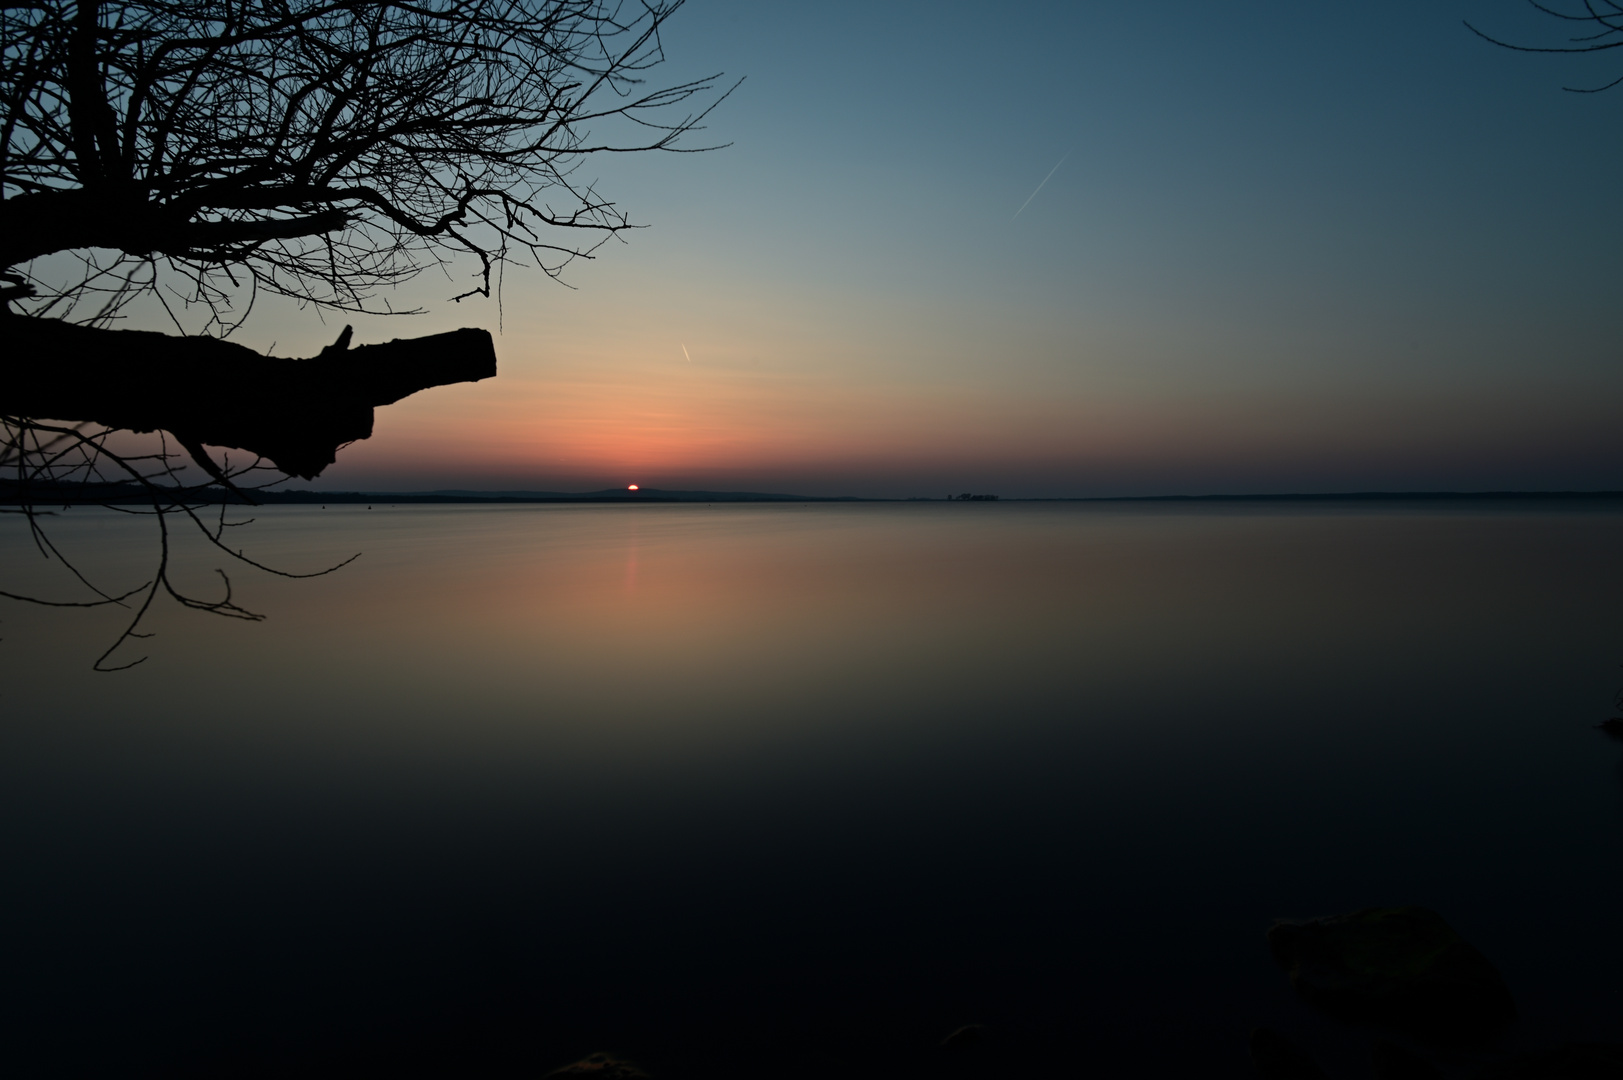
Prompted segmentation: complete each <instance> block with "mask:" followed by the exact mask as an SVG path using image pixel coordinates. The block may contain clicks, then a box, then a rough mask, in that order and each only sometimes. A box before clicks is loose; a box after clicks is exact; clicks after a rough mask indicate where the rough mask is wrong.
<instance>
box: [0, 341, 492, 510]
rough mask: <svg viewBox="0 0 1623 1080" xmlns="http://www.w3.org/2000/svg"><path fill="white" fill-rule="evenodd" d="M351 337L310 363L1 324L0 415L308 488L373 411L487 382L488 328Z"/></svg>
mask: <svg viewBox="0 0 1623 1080" xmlns="http://www.w3.org/2000/svg"><path fill="white" fill-rule="evenodd" d="M349 339H350V329H349V328H348V327H345V328H344V332H343V334H342V335H341V336H340V337H339V339H338V341H337V342H336V343H335V344H333V345H329V346H328V347H327V348H325V349H323V350H322V351H321V353H320V354H319V355H317V356H314V357H310V358H308V359H282V358H280V357H270V356H263V355H261V354H259V353H257V352H254V351H253V350H252V349H249V348H246V347H245V346H242V345H237V344H235V343H233V342H229V341H221V340H219V339H218V338H207V337H172V336H170V335H168V334H157V333H151V332H149V331H144V330H102V329H96V328H93V327H88V326H73V325H69V324H67V323H63V322H60V321H57V320H55V319H35V318H30V317H27V316H23V315H9V316H0V342H3V345H4V352H5V359H4V360H3V361H0V414H3V415H8V416H23V417H31V418H33V419H36V420H45V419H50V420H62V421H70V422H85V421H88V422H91V423H96V424H103V425H106V426H107V427H116V428H129V429H130V430H133V431H157V430H163V431H167V432H169V433H171V434H172V435H174V436H175V437H176V439H177V440H178V441H179V442H180V443H181V445H183V446H186V447H187V448H188V449H193V448H195V447H199V446H200V445H202V444H207V445H210V446H224V447H232V448H235V449H239V450H246V451H248V452H250V453H253V454H257V455H259V456H261V457H264V458H267V459H269V460H270V461H271V462H272V463H273V464H274V465H275V466H276V467H277V468H278V469H281V470H282V471H283V472H285V473H288V474H290V475H292V476H298V477H302V478H303V479H305V480H312V479H314V478H315V477H316V476H318V475H320V473H321V471H322V470H323V469H325V468H326V467H327V466H329V465H331V464H332V463H333V461H334V460H335V459H336V457H337V453H338V448H339V447H341V446H343V445H344V444H346V443H350V442H354V441H355V440H357V439H364V438H367V437H368V436H370V435H371V434H372V410H373V409H374V408H376V407H377V406H380V405H389V404H392V403H394V402H396V401H399V400H400V399H401V398H403V397H406V396H407V395H408V394H414V393H416V392H417V391H419V390H426V389H428V388H429V387H431V386H445V385H447V384H449V383H458V382H474V381H477V380H479V379H487V378H490V377H491V376H493V375H495V374H496V348H495V343H494V342H493V341H492V340H491V336H490V332H489V331H488V330H475V329H466V328H465V329H462V330H453V331H451V332H450V333H445V334H430V335H428V336H427V337H420V338H397V339H396V340H394V341H390V342H386V343H385V344H382V345H362V346H360V347H359V348H355V349H350V348H349V347H348V345H349ZM196 453H197V451H196V450H195V449H194V450H193V454H194V456H196ZM199 464H202V465H203V466H204V467H205V468H210V467H211V466H210V464H209V463H207V462H204V461H200V462H199Z"/></svg>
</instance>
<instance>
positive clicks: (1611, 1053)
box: [1477, 1043, 1623, 1080]
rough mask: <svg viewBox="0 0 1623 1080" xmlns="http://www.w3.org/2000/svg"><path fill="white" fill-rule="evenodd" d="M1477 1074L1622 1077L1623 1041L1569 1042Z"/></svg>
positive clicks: (1559, 1079)
mask: <svg viewBox="0 0 1623 1080" xmlns="http://www.w3.org/2000/svg"><path fill="white" fill-rule="evenodd" d="M1477 1075H1478V1076H1479V1077H1480V1078H1481V1080H1623V1043H1568V1044H1566V1045H1565V1046H1559V1047H1557V1048H1556V1049H1554V1050H1546V1051H1543V1052H1542V1053H1537V1054H1519V1055H1517V1056H1516V1057H1514V1058H1512V1059H1511V1060H1509V1061H1507V1062H1504V1063H1502V1064H1499V1065H1495V1066H1493V1067H1492V1068H1489V1069H1485V1070H1484V1071H1482V1072H1481V1073H1478V1074H1477Z"/></svg>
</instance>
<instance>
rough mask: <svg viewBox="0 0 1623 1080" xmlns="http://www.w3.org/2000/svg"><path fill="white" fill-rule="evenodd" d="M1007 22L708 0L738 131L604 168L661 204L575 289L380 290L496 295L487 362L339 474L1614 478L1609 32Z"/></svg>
mask: <svg viewBox="0 0 1623 1080" xmlns="http://www.w3.org/2000/svg"><path fill="white" fill-rule="evenodd" d="M1007 11H1008V9H1007V8H1005V7H1003V6H1002V5H994V4H992V3H989V2H981V3H941V2H929V3H926V2H922V0H906V2H903V0H861V2H845V0H822V2H819V3H816V4H808V3H789V2H785V0H690V2H689V4H688V6H687V7H686V8H685V9H684V10H683V11H682V12H681V13H680V14H679V15H678V16H677V17H676V18H675V19H674V20H673V22H672V23H671V24H670V27H669V32H668V34H667V38H666V43H667V51H668V53H669V56H670V58H671V59H670V62H669V64H668V65H667V66H665V67H663V68H661V69H658V71H657V72H656V77H658V78H660V79H663V80H666V81H677V80H680V79H683V78H686V77H690V76H693V75H698V74H708V73H710V72H713V71H725V72H727V73H728V74H729V75H733V76H736V75H744V76H747V77H748V79H747V81H746V82H745V83H744V85H743V86H742V87H741V88H740V90H739V91H738V92H737V93H736V94H734V95H733V97H732V98H731V99H730V100H728V101H727V102H726V103H725V104H724V105H723V106H722V107H721V109H719V110H718V111H717V112H716V113H715V114H714V115H713V117H712V123H711V127H710V131H709V132H707V133H706V134H707V135H708V136H711V137H713V138H714V139H715V140H716V141H722V142H731V143H732V144H733V145H732V146H731V147H730V148H728V149H726V150H722V151H718V152H716V153H711V154H703V155H658V156H650V155H636V156H622V157H617V158H614V159H604V160H594V161H592V162H590V163H588V164H587V165H586V166H585V171H586V174H588V175H591V176H597V177H600V178H601V186H602V189H603V190H604V191H605V192H607V193H608V194H609V195H610V196H611V197H613V198H615V199H616V200H617V201H619V202H620V203H621V205H622V206H623V207H624V208H626V209H627V210H628V211H629V213H630V214H631V216H632V218H633V220H634V221H635V222H639V223H645V224H647V225H649V226H651V227H650V228H648V229H646V230H643V231H641V232H638V233H636V234H634V235H631V236H630V237H629V242H628V243H626V244H623V245H622V244H617V243H611V244H610V245H608V246H607V247H605V248H604V249H603V251H602V252H601V253H600V257H599V258H598V259H597V260H595V261H593V262H590V263H577V264H576V265H575V267H574V268H573V269H572V270H571V271H570V272H569V274H568V280H569V282H570V284H571V285H573V286H574V287H575V288H574V289H573V290H571V289H568V288H564V287H562V286H559V285H557V284H554V283H552V282H550V281H548V280H546V279H545V278H543V277H541V276H540V275H538V274H528V275H526V274H522V273H519V274H515V273H509V274H508V276H507V278H506V283H505V292H504V299H503V307H502V312H501V314H500V316H499V315H498V311H497V308H496V304H495V302H494V301H490V302H484V301H478V300H473V301H465V302H463V303H461V304H452V303H448V302H446V301H445V300H444V298H445V297H448V296H450V295H451V294H452V293H453V291H459V290H456V289H454V288H453V287H452V283H450V282H447V281H446V279H445V278H444V277H443V276H438V275H433V276H430V275H425V276H424V277H423V278H421V279H419V281H418V282H417V283H416V284H415V285H413V286H412V287H411V289H410V290H408V293H409V296H408V297H407V298H406V299H410V298H411V297H417V298H420V299H421V300H423V301H425V302H427V303H429V304H431V305H432V307H433V311H432V313H431V314H429V315H427V316H422V317H416V318H412V319H397V320H393V321H389V320H381V319H378V320H362V321H360V322H358V323H357V326H356V331H357V337H356V341H357V343H361V342H365V341H373V340H380V339H386V338H389V337H396V336H411V335H415V334H419V333H429V332H433V331H436V330H440V329H446V328H450V327H454V326H459V325H476V326H485V327H489V328H490V329H492V330H496V329H497V328H498V320H499V319H500V329H501V332H500V333H499V335H498V337H497V354H498V356H499V358H500V371H501V374H500V375H499V377H498V378H497V379H495V380H491V381H487V382H485V383H480V384H477V385H470V386H458V387H449V388H442V389H436V390H432V391H428V392H425V393H422V394H419V395H417V396H415V397H413V398H411V399H408V400H407V401H405V402H402V403H400V404H398V405H395V406H391V407H389V408H386V409H381V410H379V413H378V425H377V432H376V434H375V435H374V436H373V438H372V439H371V440H369V441H367V442H364V443H359V444H356V445H354V446H352V447H350V448H349V449H347V450H346V451H344V452H343V453H342V454H341V455H340V458H339V462H338V464H337V465H336V466H335V467H333V468H332V469H331V470H329V471H328V473H327V474H326V475H325V476H323V477H322V479H321V480H320V481H318V482H317V484H316V485H313V486H319V487H326V488H340V489H354V488H364V489H426V488H446V487H456V488H529V489H545V490H580V489H590V488H601V487H609V486H622V485H625V484H628V483H632V482H636V483H640V484H642V485H644V486H645V487H646V486H657V487H665V488H717V489H746V490H765V491H793V492H803V493H808V494H854V495H869V496H909V495H930V496H941V495H945V494H947V493H949V492H958V491H977V492H978V491H991V492H997V493H1000V494H1002V495H1004V496H1006V497H1009V496H1044V495H1053V496H1082V495H1111V494H1164V493H1213V492H1268V491H1347V490H1373V489H1381V490H1428V489H1507V488H1623V439H1620V432H1619V430H1618V420H1619V405H1620V404H1623V363H1620V360H1623V356H1620V352H1623V290H1620V289H1619V286H1620V285H1623V243H1620V240H1623V223H1620V220H1619V217H1620V215H1619V213H1618V211H1617V204H1616V202H1615V195H1616V184H1617V177H1618V176H1619V175H1620V172H1623V169H1620V166H1623V124H1620V122H1619V121H1620V119H1623V87H1620V88H1619V89H1618V90H1616V91H1613V92H1611V93H1607V94H1597V95H1579V94H1572V93H1565V92H1563V91H1562V89H1561V88H1562V86H1563V85H1565V84H1572V85H1596V84H1598V83H1601V82H1605V81H1609V80H1610V79H1611V78H1613V77H1616V76H1617V75H1619V74H1623V55H1618V56H1615V57H1607V56H1602V57H1599V58H1574V57H1546V56H1529V55H1524V54H1516V53H1512V52H1508V51H1505V50H1502V49H1498V48H1495V47H1493V46H1491V45H1489V44H1487V43H1486V42H1484V41H1482V40H1481V39H1479V38H1477V37H1475V36H1473V35H1472V34H1471V33H1470V31H1468V30H1467V29H1466V28H1465V27H1464V26H1463V25H1462V19H1465V18H1470V19H1471V20H1472V21H1473V22H1475V23H1476V24H1477V25H1479V26H1481V27H1483V28H1484V29H1487V30H1490V31H1492V32H1495V33H1499V34H1502V35H1504V36H1506V37H1510V38H1514V39H1517V40H1522V41H1528V42H1535V43H1554V42H1558V41H1559V40H1560V34H1561V33H1562V29H1561V27H1559V26H1558V25H1557V24H1555V23H1554V22H1553V21H1552V20H1550V19H1548V18H1545V17H1541V16H1538V15H1537V13H1535V12H1532V11H1531V10H1530V9H1528V8H1527V7H1526V6H1525V5H1524V4H1523V3H1521V0H1474V2H1464V0H1460V2H1452V0H1436V2H1428V3H1419V4H1417V3H1414V2H1413V0H1380V2H1364V3H1359V4H1344V3H1343V4H1332V3H1327V2H1322V0H1321V2H1307V3H1303V2H1297V3H1285V2H1266V3H1265V2H1252V3H1245V2H1233V3H1225V4H1221V5H1216V4H1211V3H1209V2H1183V0H1166V2H1159V3H1154V4H1148V3H1139V2H1130V0H1118V2H1112V3H1102V2H1101V3H1082V2H1069V3H1042V2H1032V3H1027V4H1023V5H1020V7H1019V10H1018V13H1017V14H1014V15H1011V14H1007ZM1056 163H1060V164H1059V167H1058V169H1057V170H1056V169H1055V165H1056ZM1051 171H1052V175H1050V172H1051ZM1045 176H1049V179H1048V180H1047V183H1046V185H1045V186H1043V188H1042V190H1041V191H1040V192H1038V193H1037V194H1036V196H1035V197H1034V198H1031V199H1030V201H1029V203H1027V202H1026V200H1027V199H1028V197H1030V196H1031V195H1032V192H1033V190H1034V189H1036V188H1037V186H1038V184H1039V182H1041V181H1042V180H1043V178H1044V177H1045ZM1022 206H1024V209H1023V210H1021V207H1022ZM1017 211H1019V212H1018V213H1017ZM343 321H344V319H343V318H342V317H337V318H335V317H333V316H328V317H327V325H323V324H322V323H321V322H320V321H319V320H317V319H316V317H315V316H314V315H313V314H312V313H310V312H308V311H307V312H302V313H301V312H295V311H292V310H290V309H288V308H287V307H285V306H283V307H277V306H275V305H267V306H265V307H264V308H263V309H261V311H260V312H259V313H258V314H257V316H256V318H255V321H253V322H251V323H250V324H249V325H248V326H247V327H246V328H245V330H244V331H243V333H242V334H241V335H240V337H239V340H241V341H243V342H244V343H245V344H249V345H253V346H255V347H259V348H264V347H266V346H268V345H270V344H271V342H273V341H275V342H276V351H277V353H278V354H279V355H290V354H291V355H309V354H311V353H313V352H314V351H315V350H316V349H317V348H318V347H319V346H320V345H321V344H324V343H325V342H327V341H330V340H331V338H332V337H333V335H334V332H335V330H336V328H337V327H338V326H339V325H341V324H342V323H343ZM684 346H685V347H686V350H687V353H688V354H689V355H690V356H691V360H689V359H688V358H687V357H686V356H684V352H683V347H684Z"/></svg>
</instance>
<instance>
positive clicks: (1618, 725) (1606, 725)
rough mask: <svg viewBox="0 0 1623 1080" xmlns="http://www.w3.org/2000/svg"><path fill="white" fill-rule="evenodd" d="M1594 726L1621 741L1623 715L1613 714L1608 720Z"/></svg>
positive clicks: (1622, 735)
mask: <svg viewBox="0 0 1623 1080" xmlns="http://www.w3.org/2000/svg"><path fill="white" fill-rule="evenodd" d="M1595 727H1597V728H1599V729H1600V730H1601V731H1604V732H1606V734H1608V735H1610V736H1611V737H1612V738H1614V739H1616V740H1618V741H1619V742H1623V716H1614V717H1612V718H1611V719H1610V720H1605V721H1602V722H1601V723H1599V724H1596V725H1595Z"/></svg>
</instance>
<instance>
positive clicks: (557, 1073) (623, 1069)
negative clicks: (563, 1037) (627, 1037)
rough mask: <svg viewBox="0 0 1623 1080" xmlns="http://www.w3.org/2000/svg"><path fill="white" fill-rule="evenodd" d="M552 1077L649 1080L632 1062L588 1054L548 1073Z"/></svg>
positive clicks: (610, 1056) (564, 1078)
mask: <svg viewBox="0 0 1623 1080" xmlns="http://www.w3.org/2000/svg"><path fill="white" fill-rule="evenodd" d="M551 1077H558V1078H559V1080H648V1074H647V1073H645V1072H643V1071H642V1070H641V1069H639V1068H637V1067H636V1066H635V1065H633V1064H631V1062H629V1061H622V1060H621V1059H619V1058H617V1057H615V1056H614V1055H613V1054H604V1053H596V1054H587V1055H586V1056H585V1057H583V1058H581V1059H580V1060H579V1061H575V1062H571V1063H570V1064H568V1065H565V1066H564V1067H563V1068H561V1069H553V1070H552V1071H551V1072H549V1073H547V1078H548V1080H550V1078H551Z"/></svg>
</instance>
